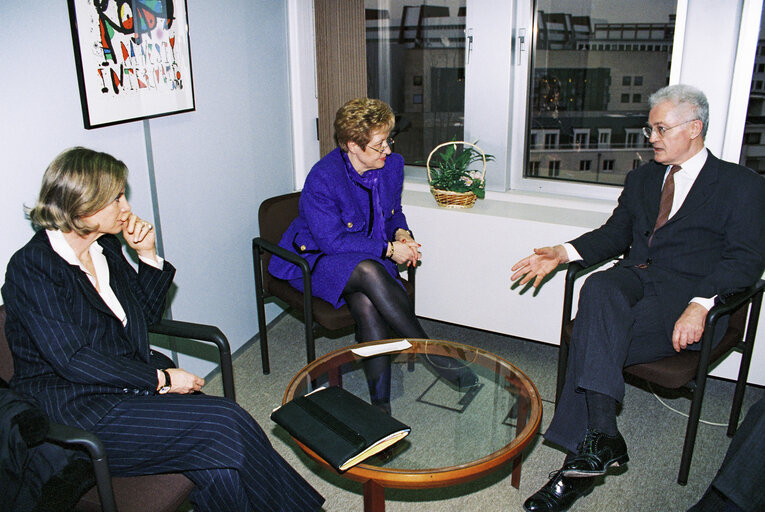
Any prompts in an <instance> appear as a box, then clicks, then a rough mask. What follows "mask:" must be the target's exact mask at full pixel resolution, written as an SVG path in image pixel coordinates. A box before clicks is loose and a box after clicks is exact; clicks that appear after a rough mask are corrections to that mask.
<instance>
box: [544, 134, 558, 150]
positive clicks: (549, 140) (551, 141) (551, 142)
mask: <svg viewBox="0 0 765 512" xmlns="http://www.w3.org/2000/svg"><path fill="white" fill-rule="evenodd" d="M557 147H558V132H557V131H555V132H546V133H545V149H555V148H557Z"/></svg>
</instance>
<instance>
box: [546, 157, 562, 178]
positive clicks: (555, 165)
mask: <svg viewBox="0 0 765 512" xmlns="http://www.w3.org/2000/svg"><path fill="white" fill-rule="evenodd" d="M547 175H548V176H551V177H553V178H556V177H558V176H560V160H550V161H549V162H548V163H547Z"/></svg>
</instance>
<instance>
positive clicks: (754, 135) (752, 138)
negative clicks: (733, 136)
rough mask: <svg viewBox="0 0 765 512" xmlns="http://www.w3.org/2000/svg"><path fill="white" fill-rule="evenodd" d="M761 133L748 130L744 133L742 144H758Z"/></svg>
mask: <svg viewBox="0 0 765 512" xmlns="http://www.w3.org/2000/svg"><path fill="white" fill-rule="evenodd" d="M761 138H762V133H760V132H748V133H745V134H744V144H749V145H759V144H760V139H761Z"/></svg>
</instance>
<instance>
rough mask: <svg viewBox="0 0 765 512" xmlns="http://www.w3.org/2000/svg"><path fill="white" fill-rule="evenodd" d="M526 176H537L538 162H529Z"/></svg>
mask: <svg viewBox="0 0 765 512" xmlns="http://www.w3.org/2000/svg"><path fill="white" fill-rule="evenodd" d="M527 168H528V170H527V174H528V175H529V176H539V162H538V161H534V160H531V161H530V162H529V164H528V166H527Z"/></svg>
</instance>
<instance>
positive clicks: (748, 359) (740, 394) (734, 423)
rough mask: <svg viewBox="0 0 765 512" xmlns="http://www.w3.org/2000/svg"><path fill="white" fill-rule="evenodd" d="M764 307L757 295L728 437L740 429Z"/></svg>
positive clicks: (734, 395) (747, 334)
mask: <svg viewBox="0 0 765 512" xmlns="http://www.w3.org/2000/svg"><path fill="white" fill-rule="evenodd" d="M761 306H762V294H758V295H755V296H754V298H753V299H752V304H751V307H750V309H749V321H748V322H747V325H746V336H745V338H744V350H743V352H742V353H741V364H740V366H739V369H738V380H737V381H736V391H735V393H734V394H733V406H732V407H731V409H730V419H729V420H728V432H727V434H728V437H733V435H734V434H735V433H736V430H737V429H738V420H739V417H740V416H741V406H742V404H743V403H744V392H745V391H746V380H747V378H748V377H749V366H750V365H751V363H752V352H753V351H754V338H755V335H756V334H757V323H758V322H759V319H760V307H761Z"/></svg>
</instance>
